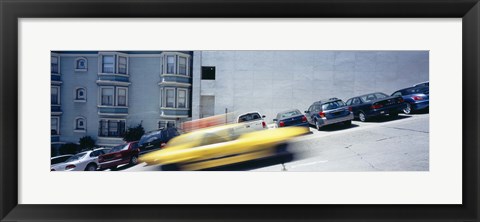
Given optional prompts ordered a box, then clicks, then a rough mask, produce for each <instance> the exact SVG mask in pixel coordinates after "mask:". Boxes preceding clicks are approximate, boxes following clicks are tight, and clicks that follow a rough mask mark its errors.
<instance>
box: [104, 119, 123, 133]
mask: <svg viewBox="0 0 480 222" xmlns="http://www.w3.org/2000/svg"><path fill="white" fill-rule="evenodd" d="M124 133H125V120H112V119H101V120H100V122H99V129H98V136H101V137H122V136H123V134H124Z"/></svg>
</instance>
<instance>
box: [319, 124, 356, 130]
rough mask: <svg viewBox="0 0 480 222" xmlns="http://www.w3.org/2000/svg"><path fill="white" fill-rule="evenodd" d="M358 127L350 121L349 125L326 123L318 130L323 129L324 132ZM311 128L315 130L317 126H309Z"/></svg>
mask: <svg viewBox="0 0 480 222" xmlns="http://www.w3.org/2000/svg"><path fill="white" fill-rule="evenodd" d="M355 127H358V125H357V124H354V123H352V124H351V125H349V126H346V125H343V124H333V125H328V126H324V127H322V128H320V131H325V132H330V131H340V130H347V129H351V128H355ZM310 128H311V130H315V131H317V128H316V127H315V126H310Z"/></svg>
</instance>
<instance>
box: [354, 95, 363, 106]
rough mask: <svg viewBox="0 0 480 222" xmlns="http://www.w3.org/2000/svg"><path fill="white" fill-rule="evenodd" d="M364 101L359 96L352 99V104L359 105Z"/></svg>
mask: <svg viewBox="0 0 480 222" xmlns="http://www.w3.org/2000/svg"><path fill="white" fill-rule="evenodd" d="M361 103H362V102H361V101H360V99H359V98H358V97H357V98H354V99H353V101H352V104H353V105H358V104H361Z"/></svg>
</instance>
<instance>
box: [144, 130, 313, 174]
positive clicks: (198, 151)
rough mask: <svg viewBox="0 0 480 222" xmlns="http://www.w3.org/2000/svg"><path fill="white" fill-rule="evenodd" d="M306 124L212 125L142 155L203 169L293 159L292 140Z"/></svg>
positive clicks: (164, 165) (171, 166)
mask: <svg viewBox="0 0 480 222" xmlns="http://www.w3.org/2000/svg"><path fill="white" fill-rule="evenodd" d="M307 131H308V129H307V128H306V127H285V128H278V129H272V130H255V129H252V128H245V127H244V125H243V124H229V125H224V126H217V127H210V128H205V129H201V130H197V131H193V132H191V133H186V134H183V135H181V136H178V137H175V138H173V139H172V140H170V142H168V144H167V146H166V147H165V148H164V149H161V150H158V151H154V152H151V153H148V154H145V155H143V156H140V162H145V163H147V165H161V169H162V170H201V169H208V168H215V167H220V166H226V165H231V164H236V163H240V162H246V161H251V160H257V159H263V158H270V157H277V158H282V159H283V158H284V157H285V159H283V160H282V161H285V162H287V161H289V159H288V158H287V157H288V156H290V157H291V153H289V152H288V145H287V143H288V140H289V139H291V138H293V137H296V136H300V135H303V134H305V133H307Z"/></svg>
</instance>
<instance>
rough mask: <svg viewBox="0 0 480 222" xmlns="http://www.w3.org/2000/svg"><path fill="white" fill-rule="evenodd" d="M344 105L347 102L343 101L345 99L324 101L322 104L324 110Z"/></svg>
mask: <svg viewBox="0 0 480 222" xmlns="http://www.w3.org/2000/svg"><path fill="white" fill-rule="evenodd" d="M342 106H345V103H343V101H341V100H337V101H333V102H328V103H324V104H323V105H322V110H331V109H337V108H340V107H342Z"/></svg>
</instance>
